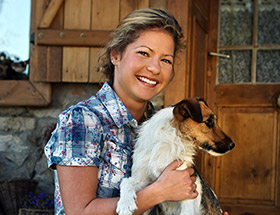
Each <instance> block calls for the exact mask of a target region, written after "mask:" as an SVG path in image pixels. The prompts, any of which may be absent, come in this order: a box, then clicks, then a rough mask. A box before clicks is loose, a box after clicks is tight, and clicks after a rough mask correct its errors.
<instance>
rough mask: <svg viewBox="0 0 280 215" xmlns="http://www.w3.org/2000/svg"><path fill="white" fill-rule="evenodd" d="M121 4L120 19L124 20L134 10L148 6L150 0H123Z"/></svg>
mask: <svg viewBox="0 0 280 215" xmlns="http://www.w3.org/2000/svg"><path fill="white" fill-rule="evenodd" d="M120 5H121V6H120V20H122V19H123V18H124V17H125V16H126V15H127V14H128V13H130V12H131V11H133V10H137V9H141V8H148V7H149V0H121V1H120Z"/></svg>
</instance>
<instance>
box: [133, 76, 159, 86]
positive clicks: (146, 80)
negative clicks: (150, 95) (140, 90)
mask: <svg viewBox="0 0 280 215" xmlns="http://www.w3.org/2000/svg"><path fill="white" fill-rule="evenodd" d="M138 79H139V80H140V81H143V82H146V83H147V84H152V85H156V84H157V82H156V81H152V80H150V79H148V78H145V77H140V76H139V77H138Z"/></svg>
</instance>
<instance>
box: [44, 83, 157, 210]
mask: <svg viewBox="0 0 280 215" xmlns="http://www.w3.org/2000/svg"><path fill="white" fill-rule="evenodd" d="M153 113H154V108H153V106H152V104H151V103H149V105H148V106H147V110H146V113H145V116H146V117H147V118H149V117H150V116H151V115H152V114H153ZM137 126H138V123H137V121H136V120H135V119H134V117H133V116H132V114H131V113H130V112H129V110H128V109H127V108H126V107H125V105H124V104H123V102H122V101H121V100H120V98H119V97H118V96H117V94H116V93H115V92H114V91H113V89H112V88H111V87H110V85H109V84H108V83H105V84H104V85H103V87H102V88H101V89H100V90H99V91H98V92H97V94H96V96H92V97H90V98H89V99H88V100H85V101H82V102H80V103H78V104H76V105H74V106H71V107H69V108H68V109H67V110H65V111H63V112H62V113H61V114H60V115H59V117H58V123H57V126H56V129H55V130H54V131H53V133H52V137H51V138H50V140H49V142H48V143H47V145H46V146H45V154H46V156H47V159H48V166H49V167H51V168H53V169H54V176H55V214H65V213H64V209H63V205H62V201H61V196H60V192H59V183H58V179H57V173H56V170H55V167H56V164H59V165H68V166H96V167H98V187H97V197H98V198H108V197H117V196H119V194H120V183H121V180H122V178H124V177H129V176H130V175H131V166H132V150H133V145H134V139H135V129H136V128H137Z"/></svg>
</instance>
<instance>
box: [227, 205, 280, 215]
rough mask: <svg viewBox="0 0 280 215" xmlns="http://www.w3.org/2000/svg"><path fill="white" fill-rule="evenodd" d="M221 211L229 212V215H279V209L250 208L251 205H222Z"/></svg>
mask: <svg viewBox="0 0 280 215" xmlns="http://www.w3.org/2000/svg"><path fill="white" fill-rule="evenodd" d="M222 209H223V210H224V211H227V212H229V214H230V215H266V214H267V215H279V214H280V209H279V208H273V207H272V206H264V205H258V206H252V205H236V204H222Z"/></svg>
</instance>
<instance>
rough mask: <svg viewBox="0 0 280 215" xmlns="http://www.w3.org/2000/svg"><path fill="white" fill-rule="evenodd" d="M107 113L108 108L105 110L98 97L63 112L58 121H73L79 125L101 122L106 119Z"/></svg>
mask: <svg viewBox="0 0 280 215" xmlns="http://www.w3.org/2000/svg"><path fill="white" fill-rule="evenodd" d="M106 112H107V111H106V108H104V106H103V105H102V103H101V102H100V101H99V99H97V98H96V96H92V97H90V98H89V99H87V100H83V101H81V102H79V103H77V104H75V105H72V106H70V107H68V108H67V109H66V110H64V111H62V112H61V113H60V115H59V117H58V119H59V122H67V121H69V120H71V121H73V122H76V123H77V124H81V123H85V122H93V121H94V122H100V121H102V120H103V119H104V117H106V115H107V113H106Z"/></svg>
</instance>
